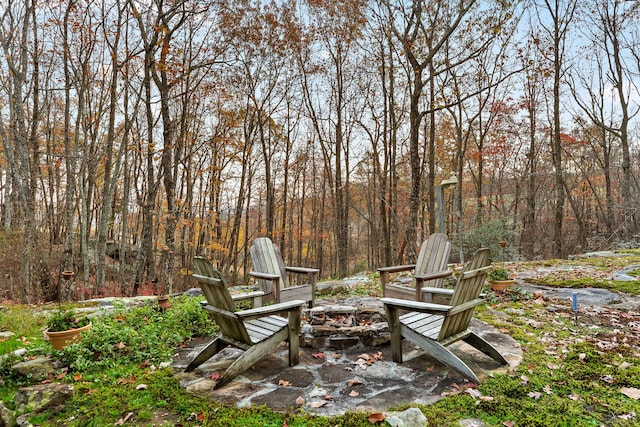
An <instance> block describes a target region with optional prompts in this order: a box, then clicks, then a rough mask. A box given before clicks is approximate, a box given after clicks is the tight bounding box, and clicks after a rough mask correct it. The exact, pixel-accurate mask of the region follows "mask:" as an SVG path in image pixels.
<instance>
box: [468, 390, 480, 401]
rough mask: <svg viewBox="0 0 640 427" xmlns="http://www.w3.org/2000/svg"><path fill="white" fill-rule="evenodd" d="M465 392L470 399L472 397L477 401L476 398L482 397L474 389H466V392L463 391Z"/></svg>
mask: <svg viewBox="0 0 640 427" xmlns="http://www.w3.org/2000/svg"><path fill="white" fill-rule="evenodd" d="M465 392H466V393H467V394H468V395H469V396H471V397H473V398H475V399H477V398H478V397H480V396H482V393H480V392H479V391H478V390H477V389H475V388H468V389H466V390H465Z"/></svg>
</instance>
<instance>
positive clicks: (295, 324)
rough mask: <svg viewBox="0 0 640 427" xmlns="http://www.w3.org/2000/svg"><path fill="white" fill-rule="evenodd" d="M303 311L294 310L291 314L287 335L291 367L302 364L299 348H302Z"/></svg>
mask: <svg viewBox="0 0 640 427" xmlns="http://www.w3.org/2000/svg"><path fill="white" fill-rule="evenodd" d="M301 311H302V310H294V311H290V312H289V316H288V325H287V334H288V338H287V339H288V341H289V366H294V365H297V364H298V363H299V362H300V355H299V353H298V348H299V347H300V335H298V332H299V331H300V317H301Z"/></svg>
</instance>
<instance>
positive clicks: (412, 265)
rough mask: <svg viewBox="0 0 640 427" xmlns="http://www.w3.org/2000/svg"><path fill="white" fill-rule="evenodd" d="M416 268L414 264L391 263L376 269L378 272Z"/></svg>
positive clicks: (395, 271) (393, 271) (394, 271)
mask: <svg viewBox="0 0 640 427" xmlns="http://www.w3.org/2000/svg"><path fill="white" fill-rule="evenodd" d="M414 268H416V265H415V264H405V265H391V266H389V267H380V268H378V271H379V272H380V273H397V272H399V271H409V270H413V269H414Z"/></svg>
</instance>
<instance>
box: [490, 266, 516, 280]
mask: <svg viewBox="0 0 640 427" xmlns="http://www.w3.org/2000/svg"><path fill="white" fill-rule="evenodd" d="M509 279H511V277H509V272H508V271H507V270H505V269H504V268H501V267H496V268H494V269H493V270H491V271H490V272H489V274H487V280H489V281H490V282H500V281H503V280H509Z"/></svg>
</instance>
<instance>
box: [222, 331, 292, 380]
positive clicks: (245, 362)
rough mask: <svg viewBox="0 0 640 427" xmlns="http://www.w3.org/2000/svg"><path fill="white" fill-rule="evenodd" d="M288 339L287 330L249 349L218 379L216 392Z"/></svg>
mask: <svg viewBox="0 0 640 427" xmlns="http://www.w3.org/2000/svg"><path fill="white" fill-rule="evenodd" d="M286 337H287V331H286V329H282V330H281V331H280V332H278V333H276V334H275V335H272V336H270V337H269V338H267V339H265V340H264V341H260V342H259V343H257V344H255V345H254V346H252V347H250V348H249V349H247V350H246V351H245V352H244V353H242V355H241V356H240V357H239V358H237V359H236V360H235V361H234V362H233V363H232V364H231V366H229V367H228V368H227V370H226V371H224V373H223V374H222V375H221V376H220V377H219V378H218V381H217V382H216V385H215V386H214V387H213V389H214V390H216V389H219V388H220V387H223V386H225V385H227V384H229V383H230V382H231V381H232V380H233V379H234V378H235V377H237V376H238V375H239V374H241V373H242V372H244V371H246V370H247V369H249V368H250V367H251V366H252V365H253V364H254V363H256V362H257V361H258V360H260V359H261V358H262V357H264V355H266V354H267V353H269V352H270V351H271V350H273V349H274V347H275V346H276V345H278V343H279V342H280V341H284V340H285V339H286Z"/></svg>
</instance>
